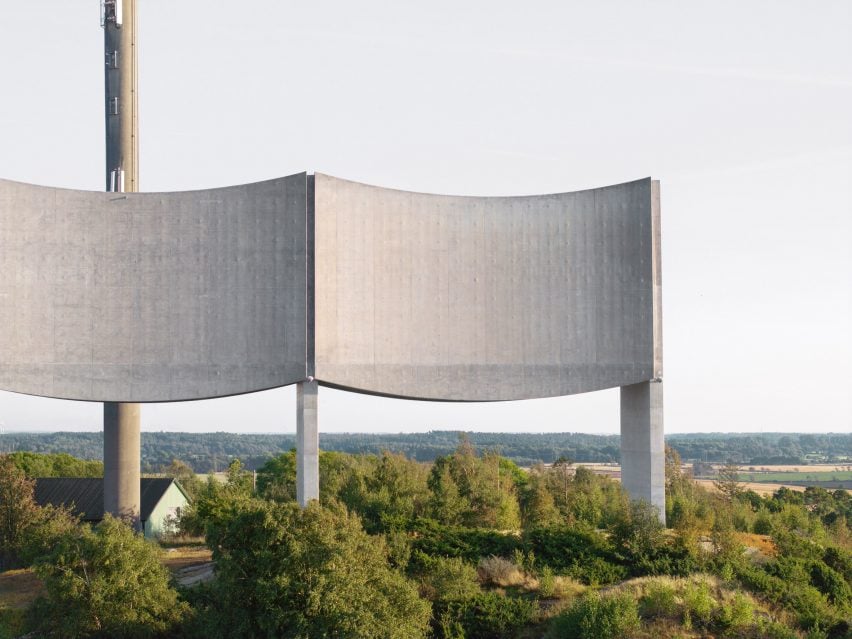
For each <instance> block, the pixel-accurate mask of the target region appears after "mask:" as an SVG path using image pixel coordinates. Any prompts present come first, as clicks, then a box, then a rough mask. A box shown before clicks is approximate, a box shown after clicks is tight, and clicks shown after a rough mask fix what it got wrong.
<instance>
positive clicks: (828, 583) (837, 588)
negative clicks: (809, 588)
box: [810, 561, 852, 605]
mask: <svg viewBox="0 0 852 639" xmlns="http://www.w3.org/2000/svg"><path fill="white" fill-rule="evenodd" d="M810 577H811V583H812V584H813V585H814V586H815V587H816V588H817V590H819V591H820V592H821V593H823V594H824V595H825V596H826V597H828V600H829V601H831V603H833V604H837V605H843V604H845V603H847V602H850V601H852V588H850V587H849V584H848V583H847V582H846V580H845V579H844V578H843V575H842V574H840V573H839V572H837V571H836V570H834V569H833V568H830V567H828V566H827V565H825V564H824V563H822V562H821V561H813V562H811V565H810Z"/></svg>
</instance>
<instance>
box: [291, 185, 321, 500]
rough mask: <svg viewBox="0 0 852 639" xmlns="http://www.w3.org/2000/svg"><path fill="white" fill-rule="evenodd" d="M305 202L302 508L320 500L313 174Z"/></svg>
mask: <svg viewBox="0 0 852 639" xmlns="http://www.w3.org/2000/svg"><path fill="white" fill-rule="evenodd" d="M306 179H307V185H306V187H307V188H306V201H305V262H306V267H307V268H306V278H305V310H306V313H305V320H306V321H305V338H306V339H305V363H306V365H305V377H306V380H305V381H304V382H300V383H298V384H297V385H296V501H298V502H299V505H300V506H302V507H303V508H304V507H305V506H307V505H308V502H310V501H311V500H312V499H319V422H318V415H317V401H318V399H319V384H317V381H316V380H315V379H314V374H315V372H316V364H315V348H314V340H315V329H314V323H315V322H314V318H315V315H314V312H315V310H314V305H315V299H314V289H315V286H314V282H315V278H314V257H315V256H314V233H315V229H314V224H315V219H314V218H315V215H314V213H315V211H314V193H315V189H314V184H315V182H314V176H313V175H308V176H307V178H306Z"/></svg>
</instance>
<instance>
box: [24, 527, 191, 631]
mask: <svg viewBox="0 0 852 639" xmlns="http://www.w3.org/2000/svg"><path fill="white" fill-rule="evenodd" d="M35 570H36V573H37V574H38V576H39V577H40V578H41V579H42V581H43V582H44V586H45V590H46V594H45V595H44V596H43V597H40V598H39V599H38V600H36V602H35V604H34V605H33V608H32V610H31V613H30V621H31V624H32V628H33V629H34V630H35V631H36V632H37V634H38V636H40V637H62V638H72V637H153V636H156V635H158V634H160V633H163V632H165V631H167V630H169V629H170V628H173V627H175V626H176V625H177V624H178V623H179V622H180V621H181V620H182V618H183V616H184V615H185V614H186V613H187V610H188V609H187V606H186V604H185V603H181V602H180V601H179V600H178V594H177V592H176V591H175V590H174V589H173V588H171V586H170V584H169V574H168V571H167V570H166V569H165V568H163V566H162V565H161V564H160V561H159V550H158V548H157V547H156V546H155V545H154V544H152V543H150V542H148V541H145V540H144V539H143V538H142V536H141V535H140V534H137V533H134V532H133V531H132V530H131V529H130V527H129V526H128V525H127V524H125V523H124V522H122V521H120V520H117V519H113V518H112V517H110V516H109V515H107V516H106V517H105V518H104V520H103V521H102V522H101V523H100V524H99V525H98V526H97V527H96V528H95V529H94V530H92V529H90V528H89V527H88V526H80V527H77V528H75V529H74V530H72V531H69V532H67V533H65V534H63V535H61V536H60V537H58V538H57V539H56V540H55V545H54V547H53V549H52V551H51V552H50V553H49V554H47V555H44V556H42V557H41V558H39V559H38V560H37V561H36V563H35Z"/></svg>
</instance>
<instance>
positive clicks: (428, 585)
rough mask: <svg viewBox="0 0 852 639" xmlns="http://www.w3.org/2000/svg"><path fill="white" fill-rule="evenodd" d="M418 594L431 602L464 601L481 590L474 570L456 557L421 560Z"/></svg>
mask: <svg viewBox="0 0 852 639" xmlns="http://www.w3.org/2000/svg"><path fill="white" fill-rule="evenodd" d="M420 563H421V565H422V566H423V569H422V572H421V575H420V594H421V595H422V596H424V597H426V598H427V599H429V600H431V601H465V600H467V599H472V598H473V597H475V596H476V595H478V594H479V593H480V592H481V590H480V588H479V582H478V581H477V578H476V577H477V575H476V569H475V568H474V567H473V566H471V565H470V564H467V563H465V562H464V560H462V559H459V558H458V557H428V556H423V557H422V558H421V562H420Z"/></svg>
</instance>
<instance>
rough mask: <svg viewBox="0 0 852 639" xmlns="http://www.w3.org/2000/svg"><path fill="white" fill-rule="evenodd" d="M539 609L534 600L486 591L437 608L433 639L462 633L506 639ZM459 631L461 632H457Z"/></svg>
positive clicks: (475, 637) (476, 638)
mask: <svg viewBox="0 0 852 639" xmlns="http://www.w3.org/2000/svg"><path fill="white" fill-rule="evenodd" d="M538 612H539V611H538V604H537V603H536V602H535V601H533V600H529V599H521V598H517V597H506V596H504V595H501V594H499V593H496V592H485V593H482V594H480V595H477V596H476V597H474V598H472V599H467V600H465V601H461V602H450V603H448V604H447V605H446V606H445V607H442V608H440V609H439V610H438V611H437V613H438V614H437V619H438V622H437V623H436V624H435V635H436V639H449V638H450V637H462V636H463V637H464V638H465V639H509V638H510V637H514V636H515V634H516V633H517V631H518V630H520V629H521V628H523V627H525V626H527V625H529V624H530V623H533V622H534V621H535V620H536V619H537V617H538ZM448 631H449V632H448ZM460 631H461V632H463V633H464V634H459V632H460Z"/></svg>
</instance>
